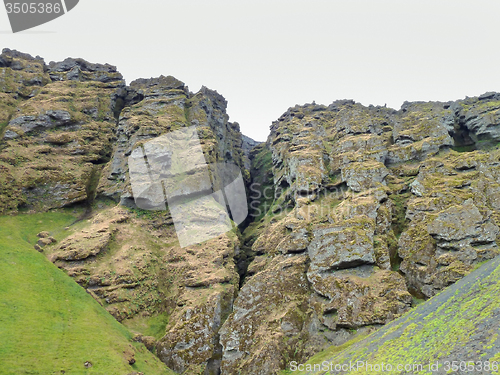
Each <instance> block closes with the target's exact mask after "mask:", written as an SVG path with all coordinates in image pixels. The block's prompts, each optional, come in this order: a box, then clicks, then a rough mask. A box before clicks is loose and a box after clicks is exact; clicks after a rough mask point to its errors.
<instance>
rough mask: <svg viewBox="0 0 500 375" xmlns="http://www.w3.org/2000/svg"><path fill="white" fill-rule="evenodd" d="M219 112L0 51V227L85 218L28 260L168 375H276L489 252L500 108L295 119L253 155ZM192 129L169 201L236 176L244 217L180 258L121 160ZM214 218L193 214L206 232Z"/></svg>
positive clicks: (159, 194) (163, 89)
mask: <svg viewBox="0 0 500 375" xmlns="http://www.w3.org/2000/svg"><path fill="white" fill-rule="evenodd" d="M226 107H227V103H226V100H225V99H224V98H223V97H222V96H221V95H220V94H218V93H217V92H216V91H213V90H210V89H208V88H205V87H203V88H202V89H201V90H200V91H199V92H198V93H191V92H190V91H189V90H188V88H187V86H186V85H185V84H184V83H183V82H181V81H179V80H178V79H176V78H174V77H171V76H161V77H158V78H151V79H139V80H136V81H134V82H132V83H131V84H130V86H126V85H125V83H124V80H123V77H122V76H121V74H120V73H119V72H118V71H117V69H116V67H114V66H112V65H109V64H94V63H89V62H87V61H85V60H82V59H66V60H64V61H62V62H51V63H50V64H48V65H47V64H45V62H44V60H43V59H41V58H40V57H36V58H33V57H32V56H30V55H27V54H24V53H20V52H17V51H11V50H8V49H5V50H4V51H3V53H2V54H1V55H0V213H2V214H6V213H15V212H16V211H19V210H22V209H29V210H31V211H35V212H36V211H44V210H49V209H54V208H61V207H68V206H71V205H82V204H83V205H85V207H86V210H85V214H84V215H83V216H82V217H80V220H77V221H76V222H75V224H74V225H72V226H71V227H69V228H68V236H66V238H65V239H63V240H61V241H59V242H55V240H54V239H53V238H52V237H51V234H50V233H44V232H41V233H40V236H39V239H38V240H37V241H38V243H37V244H36V245H35V248H36V249H37V250H38V251H41V252H43V253H44V254H45V255H46V256H47V257H48V258H49V259H50V260H51V261H53V262H54V263H55V264H56V265H57V266H58V267H60V268H62V269H64V270H65V271H66V272H67V273H68V274H69V275H70V276H71V277H73V278H74V279H75V281H76V282H78V283H79V284H80V285H81V286H82V287H84V288H85V289H86V290H87V291H88V293H89V294H91V295H92V296H93V297H94V298H95V299H96V300H97V301H98V302H99V303H101V305H102V306H103V307H104V308H105V309H106V310H107V311H109V313H110V314H111V315H113V316H114V317H115V318H116V319H117V320H118V321H120V322H122V323H123V324H125V325H127V326H128V327H129V328H130V329H131V330H132V331H134V333H136V334H137V336H136V341H139V342H144V343H145V344H146V345H147V347H148V349H149V350H151V351H153V352H155V353H156V354H157V355H158V357H159V358H160V359H161V360H162V361H163V362H165V363H166V364H167V365H168V366H169V367H171V368H172V369H174V370H175V371H176V372H178V373H185V374H195V373H205V374H219V373H221V374H224V375H226V374H227V375H232V374H263V375H264V374H277V373H279V371H280V370H281V369H283V368H285V367H286V366H287V364H288V363H289V362H290V361H292V360H295V361H297V362H299V363H301V362H304V361H305V360H307V359H308V358H309V357H311V356H312V355H314V354H315V353H317V352H318V351H320V350H322V349H323V348H325V347H327V346H329V345H341V344H343V343H345V342H346V341H348V340H349V339H351V338H352V337H353V336H354V335H356V334H360V333H363V332H368V331H371V330H374V329H377V328H378V327H380V326H381V325H384V324H386V323H387V322H389V321H391V320H393V319H395V318H396V317H398V316H400V315H401V314H403V313H405V312H406V311H408V310H409V309H410V308H411V306H412V304H413V303H414V298H412V295H413V297H417V298H429V297H432V296H434V295H435V294H436V293H438V292H439V291H441V290H443V289H444V288H446V287H447V286H449V285H450V284H452V283H454V282H456V281H457V280H459V279H460V278H462V277H464V276H465V275H467V274H468V273H469V272H471V271H472V270H473V269H475V268H476V267H478V266H479V265H480V264H481V263H482V262H484V261H487V260H489V259H492V258H493V257H495V256H496V255H498V254H499V252H500V251H499V248H498V245H499V236H500V229H499V226H500V150H499V147H498V146H499V142H500V130H499V129H500V117H499V111H500V94H497V93H486V94H484V95H481V96H479V97H474V98H467V99H464V100H459V101H456V102H447V103H440V102H428V103H424V102H416V103H404V104H403V106H402V108H401V109H400V110H393V109H390V108H386V107H374V106H369V107H365V106H363V105H361V104H359V103H355V102H354V101H352V100H341V101H335V102H333V103H332V104H330V105H328V106H324V105H316V104H306V105H303V106H295V107H293V108H290V109H289V110H287V111H286V113H284V114H283V115H282V116H281V117H280V118H279V119H278V120H277V121H275V122H274V123H273V124H272V126H271V134H270V136H269V138H268V140H267V142H266V143H258V142H254V141H252V140H251V139H247V138H246V137H244V136H242V134H241V132H240V129H239V125H238V124H237V123H235V122H230V121H229V117H228V115H227V113H226ZM191 126H194V127H196V132H197V136H198V137H199V141H200V142H199V143H200V144H201V149H202V154H203V160H201V159H200V160H199V163H198V164H196V168H195V169H193V170H192V171H190V173H189V174H188V175H187V177H186V179H185V180H183V184H182V186H181V187H180V188H179V189H177V190H176V191H175V194H174V196H175V198H176V199H191V198H192V197H193V196H197V197H198V196H203V195H206V194H208V192H211V191H215V190H216V189H220V188H221V186H220V181H217V180H216V179H214V178H213V174H214V173H213V172H214V171H215V169H210V168H207V169H206V171H205V172H206V173H205V172H204V171H203V168H205V167H206V166H205V164H206V163H208V164H213V165H216V164H217V163H232V164H234V165H236V166H237V168H239V169H240V170H241V173H242V177H243V180H244V181H245V184H246V188H247V193H248V195H249V198H248V201H249V202H248V203H249V212H250V217H249V218H247V220H246V221H245V223H244V224H243V225H242V226H241V227H240V229H243V230H244V232H243V233H240V232H239V230H237V229H235V230H233V231H228V232H227V233H224V234H220V233H217V235H215V236H213V237H212V238H210V239H209V240H207V241H204V242H202V243H200V244H194V245H193V244H192V245H190V246H186V247H181V246H180V244H179V242H178V236H177V234H178V233H179V232H176V230H175V229H176V228H175V227H174V215H175V211H174V209H173V208H172V209H171V210H169V209H167V206H166V205H165V202H164V191H162V190H161V189H159V188H158V187H156V188H155V189H156V190H154V188H151V191H150V193H151V194H150V195H151V196H154V199H152V201H155V202H156V203H158V202H160V203H161V204H163V208H162V207H160V206H161V205H159V206H157V207H155V209H156V211H151V210H147V209H138V207H137V205H136V198H138V197H134V191H133V189H132V186H131V183H130V173H129V165H128V161H129V159H128V158H129V156H131V155H132V154H133V152H134V150H137V149H142V148H145V147H149V148H155V149H156V150H160V148H161V147H160V146H159V145H158V144H157V143H155V142H156V141H155V140H158V139H159V138H160V137H162V136H164V135H166V134H170V133H172V132H174V131H176V130H179V129H184V128H188V127H191ZM160 151H161V150H160ZM162 152H163V151H162ZM183 152H185V153H184V154H183V155H184V156H185V157H186V158H187V159H190V158H194V156H193V155H194V153H191V154H190V151H189V148H187V150H184V151H183ZM160 154H161V155H159V158H163V159H164V160H163V159H162V160H163V161H164V162H165V163H166V164H168V163H170V167H171V163H172V159H171V158H170V156H171V155H170V154H169V153H168V152H163V153H161V152H160ZM205 174H206V175H207V176H208V175H210V178H204V177H206V176H205ZM202 177H203V178H202ZM163 188H164V186H163ZM109 198H111V199H109ZM157 198H158V199H157ZM162 199H163V201H162ZM96 200H97V201H96ZM157 201H158V202H157ZM158 207H160V208H161V209H159V210H158ZM214 207H215V208H214ZM214 207H212V206H210V207H208V206H207V205H205V204H199V205H197V206H196V207H194V208H193V209H192V210H191V212H190V213H191V214H193V215H195V214H196V215H197V216H199V217H200V220H199V221H200V223H201V224H200V225H202V224H203V225H205V226H206V224H207V223H209V224H212V227H210V228H209V229H210V230H213V231H214V232H215V231H216V229H218V228H216V227H217V225H215V224H214V220H213V216H210V215H209V214H208V213H209V211H210V210H212V211H214V212H219V211H221V210H222V207H221V205H220V202H219V203H216V204H215V206H214ZM217 210H219V211H217ZM176 224H181V226H182V224H183V223H176ZM195 229H196V230H194V231H193V232H192V233H191V236H197V235H198V236H199V235H200V230H199V228H195ZM180 230H182V228H181V229H180ZM129 361H130V362H132V361H133V357H130V358H129Z"/></svg>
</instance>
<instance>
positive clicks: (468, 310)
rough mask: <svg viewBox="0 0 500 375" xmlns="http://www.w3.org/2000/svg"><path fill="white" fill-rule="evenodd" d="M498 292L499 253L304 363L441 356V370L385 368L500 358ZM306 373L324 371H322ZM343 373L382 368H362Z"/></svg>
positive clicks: (413, 361)
mask: <svg viewBox="0 0 500 375" xmlns="http://www.w3.org/2000/svg"><path fill="white" fill-rule="evenodd" d="M499 296H500V257H497V258H496V259H494V260H492V261H490V262H488V263H486V264H485V265H483V266H482V267H480V268H479V269H477V270H476V271H474V272H473V273H471V274H470V275H468V276H466V277H465V278H464V279H462V280H460V281H459V282H457V283H456V284H454V285H452V286H450V287H448V288H447V289H446V290H444V291H443V292H441V293H440V294H439V295H437V296H435V297H433V298H432V299H430V300H429V301H427V302H425V303H422V304H420V305H419V306H418V307H416V308H415V309H413V310H412V311H410V312H409V313H407V314H405V315H404V316H402V317H401V318H399V319H397V320H395V321H394V322H392V323H390V324H388V325H387V326H385V327H383V328H381V329H380V330H378V331H377V332H375V333H373V334H372V335H370V336H368V337H367V338H365V339H364V340H361V341H359V342H351V343H350V344H346V345H344V347H342V348H337V347H331V348H329V349H327V350H325V351H323V352H321V353H319V354H317V355H316V356H314V357H313V358H311V360H309V361H308V362H307V363H308V364H311V365H314V364H317V365H318V364H321V363H322V362H323V361H327V362H332V363H334V364H342V363H349V361H353V362H356V361H365V362H367V363H369V364H372V365H376V364H379V365H380V364H381V363H385V364H387V363H389V364H394V366H395V365H397V364H403V365H404V364H428V363H436V362H437V361H439V363H440V365H441V366H442V367H440V370H439V372H430V371H429V370H428V368H427V369H424V370H423V371H410V372H404V371H403V372H398V371H393V372H387V371H386V372H383V373H384V374H400V373H405V374H406V373H411V374H432V373H439V374H446V373H453V374H456V373H459V372H447V371H445V369H444V366H443V364H444V362H445V361H482V362H483V363H484V362H485V361H497V362H499V364H500V339H499V338H498V335H499V333H500V330H499V328H500V298H499ZM339 349H341V350H339ZM499 367H500V365H499ZM318 369H319V368H318ZM283 373H284V374H285V373H286V374H292V373H293V374H303V373H304V372H299V371H295V372H291V371H286V372H283ZM305 373H308V374H328V372H324V371H316V372H314V371H312V372H305ZM347 373H348V374H350V373H355V374H379V373H381V372H377V371H366V370H363V371H362V370H360V371H355V372H347ZM463 373H474V374H483V373H484V374H499V371H494V370H493V371H491V370H490V371H479V370H478V369H476V370H475V371H473V372H470V371H469V372H463ZM332 374H344V372H332Z"/></svg>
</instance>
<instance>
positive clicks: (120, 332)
mask: <svg viewBox="0 0 500 375" xmlns="http://www.w3.org/2000/svg"><path fill="white" fill-rule="evenodd" d="M72 221H74V217H72V216H70V215H68V214H62V213H46V214H36V215H19V216H15V217H0V259H1V262H0V358H1V361H0V363H1V366H0V373H1V374H60V373H61V374H62V373H65V374H87V373H88V374H128V373H130V372H134V371H141V372H144V373H145V374H147V375H150V374H171V372H170V371H169V370H168V369H166V367H165V366H164V365H163V364H162V363H161V362H160V361H159V360H158V359H157V358H156V357H154V356H153V354H151V353H150V352H148V351H147V350H146V349H145V347H144V346H143V345H142V344H137V343H132V342H130V338H131V334H130V332H129V331H128V330H127V329H126V328H125V327H124V326H122V325H121V324H119V323H118V322H117V321H116V320H115V319H114V318H113V317H112V316H111V315H109V314H108V313H107V312H106V311H105V310H104V309H103V308H102V307H101V306H99V304H98V303H97V302H96V301H95V300H94V299H93V298H92V297H91V296H90V295H88V294H87V293H86V292H85V291H84V290H83V289H82V288H81V287H80V286H78V285H77V284H76V283H75V282H74V281H73V280H72V279H70V278H69V277H68V276H66V275H65V274H64V273H63V272H62V271H60V270H59V269H57V268H56V267H55V266H53V265H52V263H50V262H49V261H48V260H47V259H46V258H45V257H44V256H43V255H42V254H40V253H38V252H37V251H36V250H34V249H33V244H34V243H35V242H36V240H37V238H36V233H38V232H40V231H42V230H47V231H50V232H51V233H52V234H53V235H54V237H56V238H57V239H60V238H62V237H64V231H63V230H61V228H64V227H65V226H66V225H69V223H71V222H72ZM58 237H59V238H58ZM133 352H135V359H136V363H135V364H134V365H132V366H131V365H129V364H128V361H127V359H126V354H125V353H133ZM86 361H90V362H91V363H92V364H93V366H92V367H91V368H89V369H86V368H85V367H84V363H85V362H86Z"/></svg>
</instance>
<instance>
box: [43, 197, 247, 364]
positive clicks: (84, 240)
mask: <svg viewBox="0 0 500 375" xmlns="http://www.w3.org/2000/svg"><path fill="white" fill-rule="evenodd" d="M94 206H97V209H96V210H95V211H94V212H93V213H92V214H91V216H90V217H88V218H87V219H85V220H82V221H81V222H79V223H77V224H76V225H75V229H74V230H71V232H72V233H71V235H70V236H68V237H67V238H66V239H65V240H63V241H60V242H59V243H58V244H55V245H53V246H47V247H45V248H44V253H45V254H46V256H47V257H49V259H51V260H52V261H54V262H55V264H56V265H57V266H58V267H60V268H62V269H64V270H66V272H67V273H68V274H69V275H70V276H71V277H73V278H74V279H75V281H77V282H78V283H79V284H80V285H81V286H82V287H84V288H85V289H86V290H87V292H88V293H89V294H90V295H91V296H92V297H94V298H95V299H96V300H97V301H98V302H99V304H101V306H102V307H104V308H105V309H106V310H107V311H108V312H109V313H110V314H111V315H112V316H114V317H115V318H116V319H117V320H118V321H120V322H121V323H123V324H124V325H125V326H126V327H128V328H129V329H130V330H131V331H132V332H133V333H134V334H138V335H142V336H148V341H149V342H150V343H151V348H150V349H151V350H158V353H160V352H162V353H163V354H162V357H161V358H162V360H163V361H165V362H166V363H168V364H170V365H172V366H174V368H175V369H176V370H178V369H179V368H180V367H176V366H177V365H176V364H175V363H177V362H176V360H174V359H173V358H181V359H182V361H185V362H186V366H185V368H188V367H189V368H192V366H195V367H196V366H202V367H203V366H206V365H207V361H209V360H210V359H211V358H212V356H214V355H216V352H217V339H216V338H217V332H218V329H219V327H220V324H221V323H222V322H223V321H224V319H225V318H226V317H227V315H228V314H229V309H230V306H231V303H232V301H233V300H234V295H235V292H236V290H237V285H238V281H239V280H238V275H237V273H236V272H235V265H234V251H235V248H237V246H239V239H238V236H237V235H236V234H235V233H233V232H229V233H226V234H224V235H221V236H219V237H217V238H214V239H211V240H208V241H205V242H204V243H201V244H197V245H192V246H189V247H187V248H180V246H179V244H178V241H177V238H176V233H175V229H174V227H173V225H172V218H171V217H170V214H169V212H168V211H145V210H138V209H125V208H123V207H120V206H115V205H114V204H111V205H104V204H103V203H101V202H100V201H99V200H98V201H97V202H96V203H95V204H94ZM221 307H223V308H221ZM189 311H198V312H199V314H194V313H193V314H191V313H189ZM186 314H187V315H186ZM188 315H189V316H190V317H189V318H186V316H188ZM217 322H219V323H217ZM200 327H211V329H210V330H208V331H207V330H205V329H204V328H202V329H199V328H200ZM191 339H196V341H197V346H196V349H199V351H197V350H195V349H192V350H180V349H179V350H178V348H176V343H179V342H186V343H189V342H190V340H191ZM154 347H156V349H154ZM165 350H166V351H167V353H168V354H165V353H164V351H165Z"/></svg>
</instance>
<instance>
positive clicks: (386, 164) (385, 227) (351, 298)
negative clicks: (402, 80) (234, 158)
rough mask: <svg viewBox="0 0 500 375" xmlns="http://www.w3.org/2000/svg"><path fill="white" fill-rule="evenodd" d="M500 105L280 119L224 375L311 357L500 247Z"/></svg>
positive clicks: (483, 99) (266, 160) (307, 108)
mask: <svg viewBox="0 0 500 375" xmlns="http://www.w3.org/2000/svg"><path fill="white" fill-rule="evenodd" d="M499 99H500V95H499V94H494V93H487V94H485V95H482V96H480V97H476V98H467V99H465V100H462V101H457V102H449V103H432V102H431V103H405V104H404V105H403V106H402V108H401V110H399V111H396V110H393V109H389V108H385V107H373V106H370V107H364V106H362V105H361V104H359V103H355V102H353V101H349V100H347V101H337V102H334V103H332V104H331V105H329V106H321V105H312V104H309V105H304V106H295V107H293V108H290V109H289V110H288V111H287V112H286V113H285V114H283V116H281V117H280V118H279V119H278V121H276V122H274V123H273V125H272V126H271V135H270V136H269V139H268V141H267V143H266V145H265V146H260V148H258V149H256V150H255V153H256V155H255V156H254V159H253V160H254V164H253V166H254V169H255V170H254V171H253V172H252V176H253V182H254V185H253V186H254V189H252V191H253V192H254V193H255V194H254V197H255V199H254V200H252V201H251V203H250V204H251V206H252V207H253V208H254V210H253V213H254V217H256V221H255V222H253V223H252V224H250V225H249V227H248V228H247V229H246V230H245V232H244V233H243V240H244V243H245V244H246V246H247V247H248V248H249V249H248V251H247V253H248V255H249V256H250V257H255V259H254V260H253V261H252V262H251V263H250V264H249V265H248V272H247V274H246V278H245V283H244V284H243V286H242V288H241V290H240V293H239V296H238V298H237V299H236V301H235V305H234V311H233V313H232V314H231V315H230V316H229V318H228V320H227V321H226V323H224V325H223V327H222V334H221V340H222V344H223V346H224V352H223V361H222V370H223V373H228V374H229V373H237V372H239V371H241V373H244V374H267V373H276V372H277V371H278V370H279V369H280V368H284V367H286V366H287V364H289V363H290V362H291V361H292V360H294V361H297V363H302V362H304V360H305V359H307V358H308V357H309V356H310V355H311V354H312V353H314V352H317V351H318V350H320V348H322V347H325V346H327V345H341V344H343V343H345V342H346V341H347V340H349V339H350V338H352V337H353V333H364V332H366V331H367V330H368V331H369V329H370V328H377V327H378V326H380V325H381V324H385V323H387V322H389V321H391V320H393V319H394V318H396V317H397V316H399V315H401V314H402V313H404V312H406V311H408V310H409V309H410V306H411V305H412V304H413V305H414V304H415V303H417V302H418V299H421V298H424V299H425V298H429V297H432V296H434V295H435V294H436V293H437V292H439V291H440V290H442V289H444V288H445V287H447V286H448V285H451V284H453V283H454V282H455V281H457V280H459V279H460V278H462V277H464V276H465V275H467V274H468V273H469V272H471V271H472V270H473V269H474V268H475V267H477V266H478V265H480V264H481V263H483V262H485V261H487V260H489V259H492V258H494V257H495V256H496V255H498V254H499V248H498V243H499V239H500V238H499V228H498V226H499V224H500V221H499V219H500V216H499V213H500V210H499V209H500V207H499V206H498V200H499V198H500V195H499V190H498V189H499V183H500V175H499V172H500V169H499V166H500V164H499V161H500V150H499V149H498V145H499V141H500V137H499V134H498V129H499V128H500V117H499V113H500V101H499ZM264 213H265V214H264ZM410 293H411V294H413V298H412V296H411V295H410Z"/></svg>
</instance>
